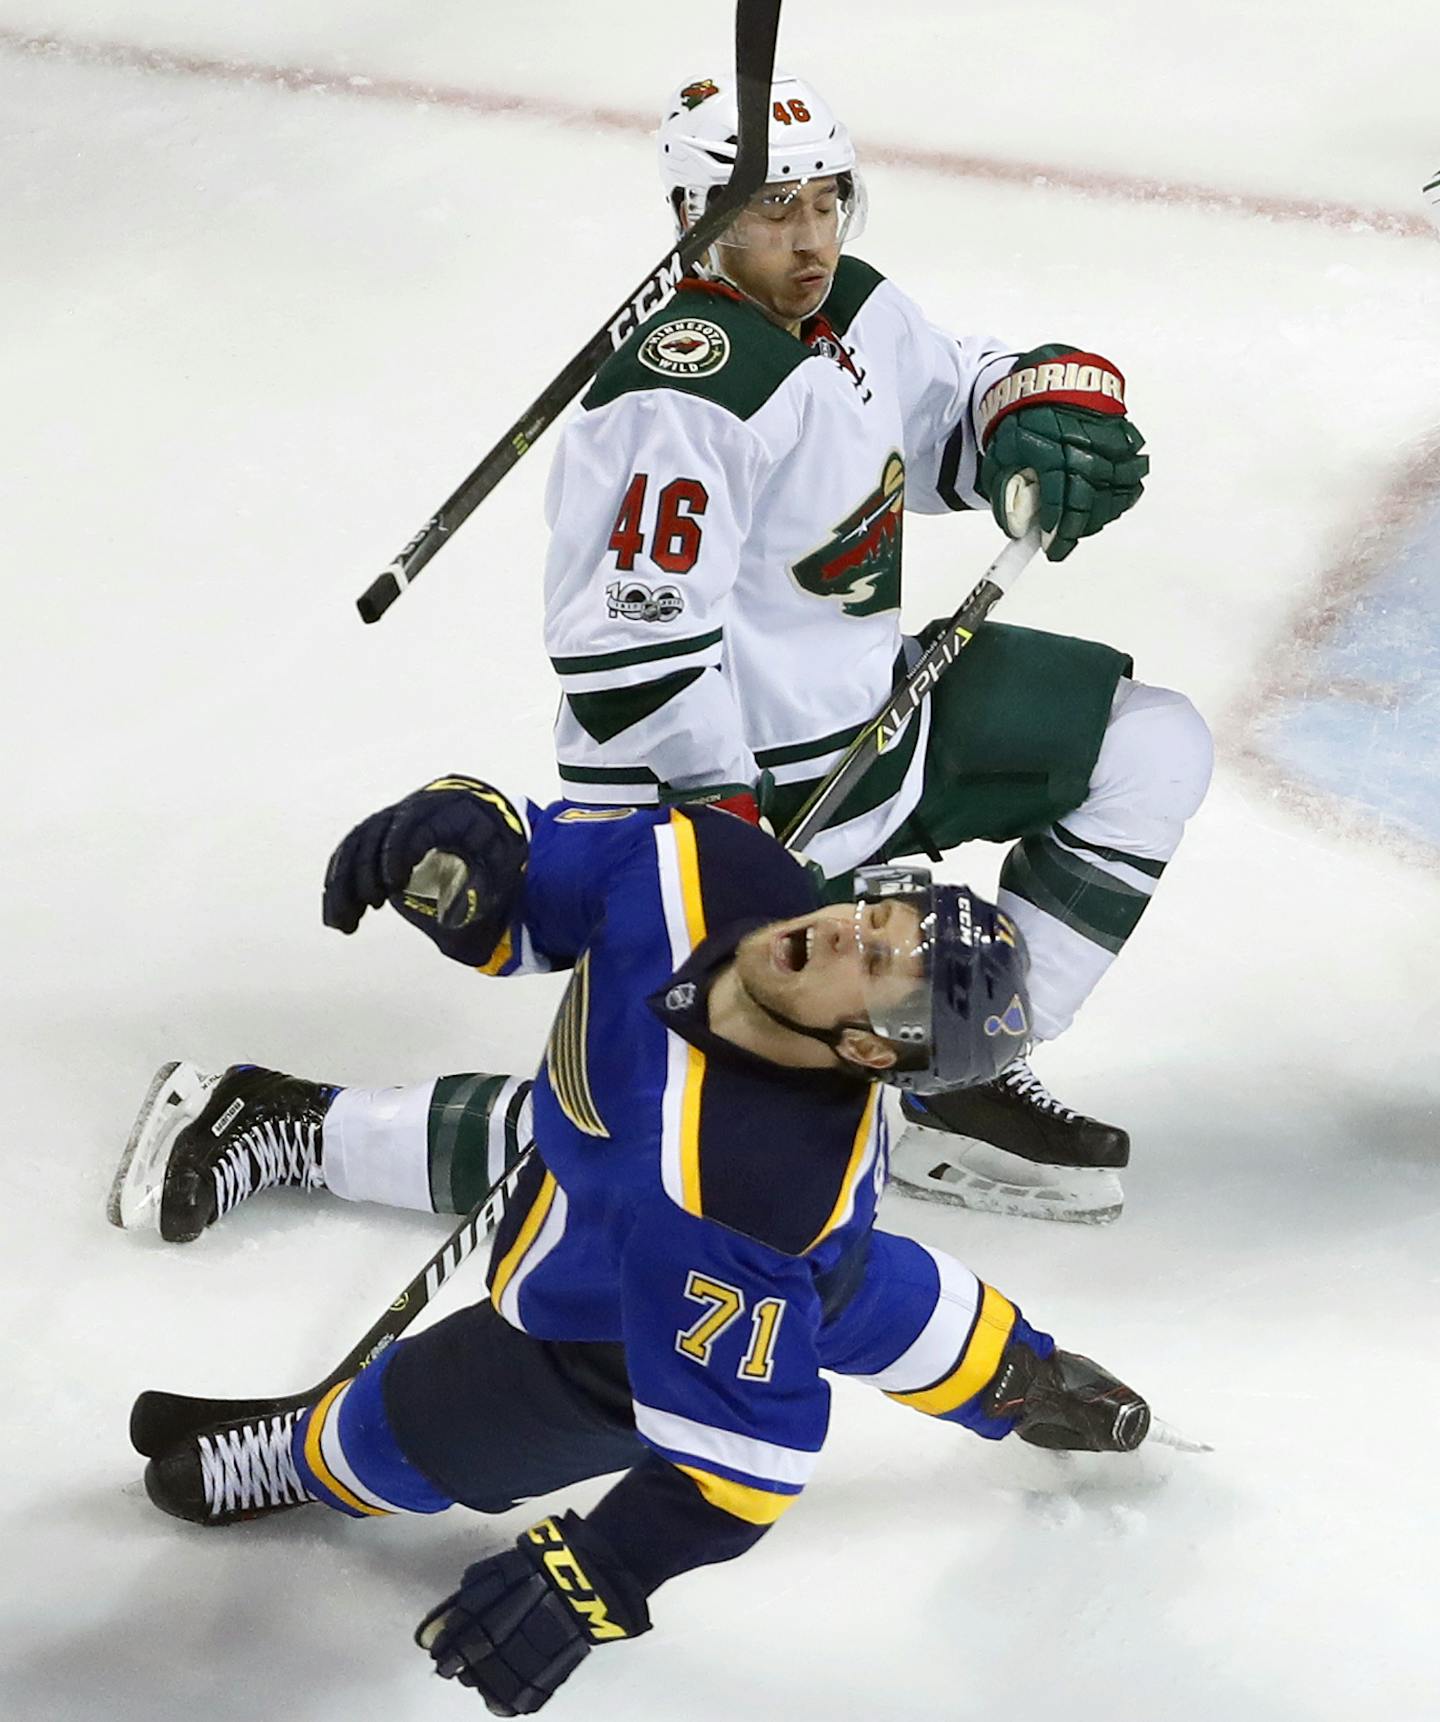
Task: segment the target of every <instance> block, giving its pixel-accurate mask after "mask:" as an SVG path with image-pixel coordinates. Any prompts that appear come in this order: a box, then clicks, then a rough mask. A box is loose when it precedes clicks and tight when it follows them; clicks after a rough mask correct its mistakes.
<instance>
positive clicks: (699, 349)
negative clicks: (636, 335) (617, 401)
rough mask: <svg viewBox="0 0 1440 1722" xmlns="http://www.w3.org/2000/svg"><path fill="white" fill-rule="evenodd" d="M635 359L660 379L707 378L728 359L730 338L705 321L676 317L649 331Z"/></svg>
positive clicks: (718, 326)
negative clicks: (655, 373)
mask: <svg viewBox="0 0 1440 1722" xmlns="http://www.w3.org/2000/svg"><path fill="white" fill-rule="evenodd" d="M636 357H637V358H638V359H639V360H640V363H641V364H642V365H644V366H645V367H646V368H647V369H649V370H652V371H658V372H659V373H660V375H661V376H662V377H708V376H709V375H710V373H711V372H712V371H718V370H719V369H720V367H721V366H722V365H723V364H724V363H725V361H726V360H727V359H728V358H729V357H730V337H729V336H728V335H727V334H726V333H725V331H724V330H723V329H722V328H721V327H720V325H719V324H718V323H712V322H711V321H710V320H709V319H708V318H706V317H677V318H676V319H675V320H674V321H673V322H671V323H666V324H664V325H663V326H662V327H661V328H659V329H652V330H651V332H650V333H649V334H648V335H647V336H646V337H645V339H644V340H643V341H642V342H641V343H640V351H639V353H638V354H637V355H636Z"/></svg>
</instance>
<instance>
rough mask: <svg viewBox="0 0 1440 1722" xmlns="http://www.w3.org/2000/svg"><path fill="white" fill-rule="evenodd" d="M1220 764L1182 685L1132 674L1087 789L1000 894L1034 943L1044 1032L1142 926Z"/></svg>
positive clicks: (1014, 854) (1010, 866)
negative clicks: (1176, 688) (1157, 684)
mask: <svg viewBox="0 0 1440 1722" xmlns="http://www.w3.org/2000/svg"><path fill="white" fill-rule="evenodd" d="M1213 763H1214V750H1213V746H1212V743H1211V740H1210V731H1209V729H1208V728H1207V727H1206V724H1205V720H1204V719H1203V718H1202V717H1201V716H1200V714H1199V712H1197V711H1196V710H1195V708H1194V706H1193V705H1191V703H1190V701H1189V700H1187V699H1186V698H1185V696H1184V695H1183V694H1177V693H1174V692H1172V691H1171V690H1170V689H1169V688H1153V687H1148V686H1147V685H1146V684H1145V683H1144V682H1135V681H1130V680H1128V679H1124V680H1122V681H1121V683H1120V685H1119V687H1118V688H1117V689H1116V693H1115V701H1114V704H1113V705H1112V707H1111V709H1110V722H1109V724H1108V726H1107V728H1106V731H1105V739H1104V740H1103V741H1102V742H1101V744H1100V752H1099V754H1098V756H1097V757H1096V761H1095V771H1094V775H1093V776H1092V778H1091V780H1090V788H1089V792H1088V794H1087V795H1086V797H1085V800H1084V801H1083V802H1081V804H1080V805H1079V806H1078V807H1077V808H1075V809H1074V811H1073V812H1071V813H1067V814H1066V815H1065V817H1064V819H1063V820H1060V821H1058V822H1057V823H1056V824H1055V825H1053V826H1051V828H1050V830H1049V831H1047V832H1045V833H1044V834H1043V835H1041V836H1039V837H1027V838H1025V839H1023V840H1022V841H1021V842H1020V843H1017V844H1016V846H1015V848H1014V849H1012V850H1011V852H1010V854H1009V855H1008V856H1007V857H1006V860H1005V866H1004V869H1003V871H1002V873H1001V876H1000V884H1001V889H1000V893H999V899H998V900H999V903H1000V907H1001V908H1002V909H1004V910H1005V912H1006V913H1007V914H1008V915H1010V916H1011V917H1013V919H1014V920H1015V922H1016V924H1017V925H1018V926H1019V928H1020V930H1021V931H1022V932H1023V933H1024V935H1025V938H1026V942H1027V943H1028V945H1029V948H1030V1004H1031V1011H1032V1016H1033V1020H1034V1023H1035V1032H1036V1035H1037V1037H1038V1038H1039V1039H1041V1040H1053V1039H1054V1038H1055V1037H1056V1035H1058V1034H1061V1033H1063V1031H1064V1030H1065V1029H1067V1028H1068V1027H1069V1026H1070V1024H1071V1022H1072V1021H1073V1020H1074V1017H1075V1013H1076V1011H1077V1010H1078V1009H1079V1008H1080V1006H1081V1005H1082V1004H1083V1003H1084V1002H1085V1000H1086V999H1087V998H1088V997H1089V996H1090V993H1091V991H1092V990H1093V989H1094V987H1095V985H1096V983H1097V982H1098V981H1099V980H1100V977H1101V976H1102V975H1103V974H1104V973H1105V971H1106V970H1107V969H1108V968H1109V967H1110V964H1111V963H1112V962H1113V961H1114V960H1115V957H1116V955H1117V954H1118V952H1119V951H1120V949H1121V947H1122V946H1123V945H1124V943H1125V941H1126V939H1127V938H1128V937H1129V936H1130V934H1131V933H1132V932H1133V931H1134V928H1135V925H1136V923H1137V922H1138V921H1139V919H1140V916H1141V914H1142V913H1143V911H1144V909H1145V906H1146V904H1147V903H1148V902H1149V900H1150V897H1151V896H1152V894H1153V893H1154V890H1155V887H1156V885H1158V884H1159V882H1160V876H1161V874H1162V873H1163V872H1164V870H1165V863H1166V862H1167V861H1168V860H1169V859H1170V857H1171V856H1172V855H1173V854H1174V853H1175V851H1176V849H1177V848H1178V847H1179V843H1180V839H1181V836H1182V835H1183V834H1184V829H1185V821H1186V820H1187V819H1189V817H1190V816H1191V814H1193V813H1194V812H1195V810H1196V809H1197V808H1198V807H1199V805H1200V803H1201V801H1202V800H1204V797H1205V791H1206V789H1208V788H1209V785H1210V772H1211V768H1212V765H1213Z"/></svg>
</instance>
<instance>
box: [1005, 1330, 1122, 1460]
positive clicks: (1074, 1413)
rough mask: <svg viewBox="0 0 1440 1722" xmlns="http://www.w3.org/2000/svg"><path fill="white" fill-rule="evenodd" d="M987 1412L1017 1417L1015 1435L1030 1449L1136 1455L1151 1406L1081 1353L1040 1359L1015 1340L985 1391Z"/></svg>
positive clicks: (1067, 1352) (1055, 1352)
mask: <svg viewBox="0 0 1440 1722" xmlns="http://www.w3.org/2000/svg"><path fill="white" fill-rule="evenodd" d="M986 1411H987V1412H988V1413H989V1414H990V1415H991V1416H993V1417H1013V1418H1014V1419H1015V1433H1016V1434H1017V1435H1018V1436H1019V1437H1020V1439H1021V1440H1022V1441H1028V1442H1029V1443H1030V1445H1031V1446H1032V1447H1062V1448H1067V1449H1069V1450H1071V1451H1074V1452H1083V1453H1133V1452H1134V1451H1135V1449H1136V1448H1137V1447H1138V1446H1139V1445H1140V1443H1141V1442H1142V1441H1143V1440H1144V1439H1145V1437H1146V1436H1147V1435H1148V1434H1149V1432H1150V1407H1149V1406H1148V1405H1147V1404H1146V1403H1145V1401H1144V1400H1143V1399H1142V1398H1141V1397H1140V1395H1139V1394H1138V1393H1137V1392H1136V1391H1135V1389H1134V1388H1133V1387H1127V1386H1126V1385H1125V1383H1124V1382H1123V1381H1117V1380H1116V1378H1115V1377H1114V1376H1113V1375H1111V1374H1110V1372H1109V1371H1108V1370H1105V1369H1102V1368H1101V1367H1100V1365H1099V1364H1098V1363H1094V1362H1092V1361H1091V1360H1090V1358H1088V1357H1081V1356H1080V1355H1079V1353H1078V1352H1074V1351H1060V1350H1059V1349H1056V1350H1055V1351H1053V1352H1051V1354H1050V1355H1049V1356H1048V1357H1041V1356H1040V1355H1039V1354H1038V1353H1037V1352H1036V1351H1035V1350H1034V1349H1033V1348H1032V1347H1030V1346H1028V1345H1026V1344H1024V1343H1023V1342H1022V1341H1019V1340H1015V1339H1012V1340H1011V1341H1010V1343H1009V1345H1007V1346H1006V1348H1005V1355H1004V1356H1003V1357H1002V1358H1001V1360H1000V1367H999V1369H998V1370H997V1371H996V1373H995V1379H994V1381H993V1382H992V1383H991V1384H990V1388H989V1390H988V1393H987V1404H986Z"/></svg>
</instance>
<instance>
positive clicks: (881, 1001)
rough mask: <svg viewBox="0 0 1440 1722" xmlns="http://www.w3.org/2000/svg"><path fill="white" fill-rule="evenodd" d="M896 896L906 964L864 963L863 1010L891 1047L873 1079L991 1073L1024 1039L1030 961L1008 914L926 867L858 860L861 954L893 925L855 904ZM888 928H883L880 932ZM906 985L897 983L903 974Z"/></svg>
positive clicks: (932, 1087) (888, 942) (935, 1082)
mask: <svg viewBox="0 0 1440 1722" xmlns="http://www.w3.org/2000/svg"><path fill="white" fill-rule="evenodd" d="M897 901H898V902H900V903H902V904H904V905H906V906H907V907H908V908H910V909H912V910H913V911H914V915H915V918H914V919H913V920H912V919H911V917H909V916H907V917H906V918H905V929H904V932H903V934H902V937H903V939H904V947H905V948H904V953H903V954H904V956H905V958H906V961H905V963H904V964H903V965H902V966H901V967H900V969H899V974H898V975H897V965H895V963H894V962H893V961H887V962H886V963H884V964H878V963H877V964H876V966H875V975H874V978H873V979H871V978H870V976H869V969H868V966H867V979H866V982H865V995H864V996H865V1009H866V1014H867V1016H868V1017H869V1019H870V1025H871V1027H872V1028H873V1029H874V1031H875V1033H876V1034H878V1035H880V1036H882V1037H883V1038H884V1039H885V1040H888V1041H891V1042H893V1043H894V1045H895V1046H896V1047H897V1048H898V1049H899V1053H900V1056H899V1058H898V1060H897V1062H896V1063H895V1064H894V1065H893V1066H892V1067H891V1068H890V1069H889V1070H886V1071H884V1072H882V1073H880V1076H881V1080H882V1081H884V1082H890V1083H893V1084H894V1085H895V1086H896V1087H897V1088H904V1089H908V1090H909V1091H910V1092H911V1093H912V1094H934V1093H936V1092H938V1091H939V1090H942V1089H946V1088H964V1087H968V1086H970V1085H972V1084H974V1083H978V1082H989V1081H990V1080H991V1078H992V1077H995V1076H998V1075H999V1074H1000V1072H1001V1071H1002V1070H1003V1069H1004V1068H1005V1066H1006V1065H1007V1064H1009V1063H1010V1062H1011V1061H1012V1060H1013V1059H1015V1058H1018V1057H1019V1056H1020V1054H1021V1053H1023V1052H1024V1050H1025V1048H1026V1046H1027V1044H1028V1043H1029V1040H1030V995H1029V992H1028V990H1027V988H1026V984H1025V973H1026V969H1027V967H1028V966H1029V964H1028V958H1027V956H1026V953H1025V941H1024V940H1023V939H1022V938H1021V936H1020V931H1019V929H1018V928H1017V927H1016V925H1015V923H1014V922H1013V921H1012V920H1011V919H1010V917H1009V916H1008V915H1006V914H1003V913H1002V912H1001V911H1000V910H999V909H997V908H996V907H995V905H994V904H993V903H988V902H986V900H985V899H984V898H983V897H978V896H976V894H975V893H974V892H973V891H971V890H970V888H969V887H968V886H966V885H936V884H935V883H933V881H932V880H931V877H930V870H929V868H927V867H862V868H860V869H859V870H858V872H857V873H856V875H855V904H856V938H857V942H858V943H859V945H860V948H861V952H862V955H866V954H868V950H869V947H871V946H873V945H875V944H877V943H883V944H884V945H885V947H886V951H885V954H886V956H887V958H893V956H894V955H895V952H894V950H893V937H894V928H893V926H892V925H891V924H890V923H887V922H882V923H881V925H880V927H879V929H878V931H877V929H876V928H875V926H874V922H875V921H876V920H877V919H878V917H866V916H865V915H863V914H862V913H861V911H862V909H864V908H865V907H866V906H867V905H880V904H884V903H887V902H888V903H895V902H897ZM887 929H888V931H887ZM907 974H908V976H909V977H910V979H911V982H912V984H911V985H909V986H908V987H907V986H905V985H903V984H897V980H903V977H904V976H905V975H907Z"/></svg>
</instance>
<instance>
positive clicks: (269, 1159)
mask: <svg viewBox="0 0 1440 1722" xmlns="http://www.w3.org/2000/svg"><path fill="white" fill-rule="evenodd" d="M319 1130H320V1125H319V1123H318V1121H316V1120H314V1119H310V1120H292V1119H281V1120H280V1121H279V1122H278V1123H271V1122H269V1121H267V1122H265V1123H263V1124H252V1125H251V1126H250V1127H249V1129H247V1130H242V1131H241V1132H240V1133H239V1135H238V1136H237V1137H236V1138H235V1140H234V1141H233V1142H232V1143H230V1144H229V1146H228V1147H227V1148H226V1149H225V1152H224V1153H223V1154H222V1155H221V1156H220V1158H219V1159H218V1160H217V1161H216V1162H215V1166H214V1169H213V1171H214V1178H215V1218H216V1219H217V1220H218V1219H219V1218H220V1216H221V1215H222V1214H227V1213H229V1211H230V1210H231V1208H233V1207H234V1206H235V1204H236V1203H237V1202H243V1201H244V1200H245V1198H246V1197H247V1196H253V1195H254V1194H255V1192H256V1191H257V1190H269V1189H273V1188H274V1187H275V1186H276V1185H277V1184H299V1185H301V1186H303V1187H304V1188H305V1189H307V1190H314V1189H318V1188H319V1186H320V1183H321V1175H320V1156H319V1154H318V1152H317V1150H316V1145H315V1139H316V1136H317V1135H318V1133H319Z"/></svg>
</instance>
